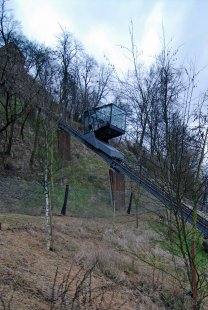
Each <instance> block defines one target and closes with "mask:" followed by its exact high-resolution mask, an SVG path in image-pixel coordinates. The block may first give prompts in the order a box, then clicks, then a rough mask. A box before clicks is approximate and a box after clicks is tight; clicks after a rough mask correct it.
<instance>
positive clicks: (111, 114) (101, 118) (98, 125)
mask: <svg viewBox="0 0 208 310" xmlns="http://www.w3.org/2000/svg"><path fill="white" fill-rule="evenodd" d="M125 128H126V112H125V111H124V110H122V109H121V108H119V107H118V106H117V105H115V104H108V105H105V106H102V107H99V108H94V109H91V110H88V111H85V113H84V136H83V137H84V139H85V140H86V141H87V142H88V143H89V144H91V145H93V146H94V147H96V148H97V149H99V150H101V151H102V152H104V153H105V154H107V155H108V156H110V157H111V158H116V159H119V160H123V159H124V155H123V153H121V152H120V151H118V150H117V149H115V148H114V147H113V146H112V145H110V144H109V143H108V140H110V139H112V138H116V137H119V136H121V135H123V134H124V133H125Z"/></svg>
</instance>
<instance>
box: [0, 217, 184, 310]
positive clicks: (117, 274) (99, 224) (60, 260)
mask: <svg viewBox="0 0 208 310" xmlns="http://www.w3.org/2000/svg"><path fill="white" fill-rule="evenodd" d="M0 221H1V222H2V223H3V224H2V230H1V231H0V297H1V299H0V309H8V310H9V309H10V310H11V309H12V310H22V309H23V310H26V309H50V307H51V292H52V288H53V285H54V277H55V274H56V270H57V266H58V276H57V279H56V292H57V287H58V286H59V285H60V283H61V282H62V281H63V279H64V277H66V275H67V274H68V272H69V269H70V268H71V266H73V267H72V269H71V271H70V279H72V278H73V277H75V280H76V281H75V280H74V282H73V283H71V286H70V294H71V295H70V296H74V295H73V294H74V292H75V291H76V286H77V283H78V282H77V281H80V279H82V276H83V275H84V274H85V271H86V270H89V269H90V268H92V266H93V272H92V275H91V288H92V290H93V292H95V288H96V292H97V293H96V294H98V292H99V291H100V292H102V289H103V288H104V287H105V300H106V302H107V304H108V305H110V306H109V308H104V307H103V308H102V309H126V310H127V309H135V310H136V309H153V310H157V309H177V308H171V307H169V308H168V307H166V299H170V296H171V298H172V300H173V303H174V302H175V300H177V298H178V296H179V297H180V296H182V295H181V294H182V292H181V290H180V288H179V287H178V285H177V283H176V282H174V281H172V280H171V279H170V278H169V277H166V276H165V275H164V273H162V272H161V271H158V270H157V269H155V268H153V267H152V266H148V265H147V264H145V263H144V262H143V261H142V260H139V259H136V258H135V256H134V255H132V253H128V251H123V250H122V249H127V248H134V250H137V251H143V252H144V253H145V251H147V249H148V248H149V247H150V245H151V247H152V249H151V250H152V251H153V253H154V255H155V256H156V257H158V259H160V261H164V263H166V261H168V260H169V256H168V255H169V254H168V253H167V252H165V251H161V249H159V248H158V247H157V246H154V247H153V246H152V240H153V239H154V238H157V237H158V236H156V235H155V233H152V232H147V231H144V232H143V233H142V232H141V231H137V230H134V229H130V228H128V227H127V225H125V224H123V223H118V225H117V226H115V225H114V226H112V224H110V223H109V222H107V220H104V219H99V220H93V219H90V220H89V219H80V218H74V217H59V216H58V217H55V218H54V239H55V241H54V251H53V252H47V250H46V247H45V229H44V219H43V218H40V217H21V216H7V215H4V216H3V215H2V216H0ZM80 268H81V270H82V272H81V274H80V275H79V276H76V274H77V273H78V271H79V270H80ZM87 281H88V280H87ZM86 283H88V282H86ZM86 285H88V284H86ZM88 287H89V285H88ZM112 287H113V289H112ZM81 292H82V294H81V293H80V294H81V295H79V296H84V295H83V291H81ZM112 292H113V296H112ZM98 295H99V294H98ZM100 296H101V295H100ZM80 298H81V299H80V300H82V298H83V297H80ZM111 299H112V301H111ZM1 300H2V301H3V303H4V305H5V306H4V305H3V303H2V302H1ZM93 300H94V304H93V307H94V308H89V309H99V308H96V304H99V301H98V299H96V298H94V299H93ZM9 301H10V306H9ZM79 302H81V301H79ZM123 303H124V304H123ZM121 304H123V306H119V305H121ZM103 305H104V304H103ZM59 306H60V300H59V299H58V301H56V304H54V308H53V309H60V307H59ZM106 307H107V306H106ZM118 307H120V308H118ZM67 309H71V308H70V307H69V306H68V308H67ZM77 309H88V308H87V306H86V308H84V306H82V307H81V308H77ZM100 309H101V307H100ZM178 309H180V308H178ZM184 309H185V308H184Z"/></svg>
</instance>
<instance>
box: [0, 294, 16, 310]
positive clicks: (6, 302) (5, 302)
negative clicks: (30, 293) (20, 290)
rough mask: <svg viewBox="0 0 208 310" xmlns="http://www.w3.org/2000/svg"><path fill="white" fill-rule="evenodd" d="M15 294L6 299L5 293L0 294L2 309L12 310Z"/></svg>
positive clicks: (0, 307) (0, 306)
mask: <svg viewBox="0 0 208 310" xmlns="http://www.w3.org/2000/svg"><path fill="white" fill-rule="evenodd" d="M12 300H13V294H11V296H10V297H8V298H6V297H4V296H3V292H0V309H2V310H11V309H12Z"/></svg>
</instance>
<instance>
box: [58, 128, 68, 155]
mask: <svg viewBox="0 0 208 310" xmlns="http://www.w3.org/2000/svg"><path fill="white" fill-rule="evenodd" d="M57 138H58V155H59V156H60V157H61V158H62V159H64V160H71V158H72V156H71V136H70V135H69V134H68V133H67V132H65V131H63V130H60V129H58V130H57Z"/></svg>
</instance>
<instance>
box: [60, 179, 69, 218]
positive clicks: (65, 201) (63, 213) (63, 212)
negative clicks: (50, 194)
mask: <svg viewBox="0 0 208 310" xmlns="http://www.w3.org/2000/svg"><path fill="white" fill-rule="evenodd" d="M68 193H69V185H68V184H67V185H66V188H65V195H64V204H63V207H62V209H61V214H62V215H66V206H67V201H68Z"/></svg>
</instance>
